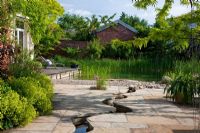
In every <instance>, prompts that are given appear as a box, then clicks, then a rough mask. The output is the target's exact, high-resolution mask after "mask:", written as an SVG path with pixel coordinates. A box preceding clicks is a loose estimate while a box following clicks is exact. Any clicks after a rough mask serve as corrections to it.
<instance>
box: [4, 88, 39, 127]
mask: <svg viewBox="0 0 200 133" xmlns="http://www.w3.org/2000/svg"><path fill="white" fill-rule="evenodd" d="M36 115H37V114H36V111H35V109H34V108H33V106H32V105H31V104H29V103H28V101H27V99H26V98H23V97H20V95H19V94H17V93H16V92H15V91H13V90H11V88H10V87H8V86H7V85H0V130H3V129H8V128H12V127H16V126H20V125H25V124H27V123H29V122H31V121H32V120H33V119H34V118H35V117H36Z"/></svg>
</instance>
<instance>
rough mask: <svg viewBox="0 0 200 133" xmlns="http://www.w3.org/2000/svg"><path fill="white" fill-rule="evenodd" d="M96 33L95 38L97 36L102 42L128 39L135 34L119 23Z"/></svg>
mask: <svg viewBox="0 0 200 133" xmlns="http://www.w3.org/2000/svg"><path fill="white" fill-rule="evenodd" d="M96 35H97V38H99V40H100V41H101V42H102V43H107V42H110V41H112V40H113V39H119V40H121V41H128V40H132V39H133V38H134V36H135V34H134V33H133V32H132V31H130V30H129V29H127V28H126V27H124V26H122V25H120V24H118V25H116V26H113V27H109V28H107V29H105V30H102V31H100V32H97V33H96Z"/></svg>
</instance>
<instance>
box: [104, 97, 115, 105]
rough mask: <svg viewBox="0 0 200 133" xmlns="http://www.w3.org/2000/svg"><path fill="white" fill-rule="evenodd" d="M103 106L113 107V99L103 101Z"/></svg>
mask: <svg viewBox="0 0 200 133" xmlns="http://www.w3.org/2000/svg"><path fill="white" fill-rule="evenodd" d="M102 102H103V103H104V104H106V105H110V106H113V102H114V101H113V99H112V98H107V99H105V100H103V101H102Z"/></svg>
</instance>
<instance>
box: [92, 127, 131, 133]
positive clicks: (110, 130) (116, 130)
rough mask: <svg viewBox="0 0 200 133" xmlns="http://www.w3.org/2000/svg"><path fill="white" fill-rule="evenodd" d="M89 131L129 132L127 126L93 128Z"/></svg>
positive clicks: (99, 132)
mask: <svg viewBox="0 0 200 133" xmlns="http://www.w3.org/2000/svg"><path fill="white" fill-rule="evenodd" d="M90 133H130V129H129V128H94V130H93V131H91V132H90Z"/></svg>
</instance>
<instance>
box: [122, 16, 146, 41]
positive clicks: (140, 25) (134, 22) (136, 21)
mask: <svg viewBox="0 0 200 133" xmlns="http://www.w3.org/2000/svg"><path fill="white" fill-rule="evenodd" d="M120 20H122V21H123V22H125V23H126V24H129V25H130V26H132V27H134V28H135V29H137V30H138V34H137V36H138V37H146V36H147V35H148V33H149V29H150V27H149V25H148V22H147V21H146V20H144V19H140V18H139V17H137V16H129V15H127V14H126V13H124V12H122V14H121V16H120Z"/></svg>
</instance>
